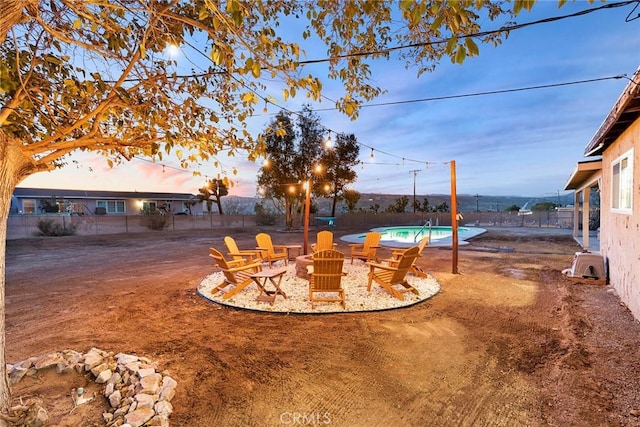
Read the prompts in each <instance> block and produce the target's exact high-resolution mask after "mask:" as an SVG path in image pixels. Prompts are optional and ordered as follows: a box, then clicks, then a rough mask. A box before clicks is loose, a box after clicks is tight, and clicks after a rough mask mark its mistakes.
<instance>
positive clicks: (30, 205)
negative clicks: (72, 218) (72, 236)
mask: <svg viewBox="0 0 640 427" xmlns="http://www.w3.org/2000/svg"><path fill="white" fill-rule="evenodd" d="M196 202H197V199H196V196H194V195H193V194H188V193H148V192H137V191H133V192H127V191H85V190H60V189H47V188H20V187H18V188H16V189H15V191H14V192H13V197H12V198H11V210H10V214H12V215H15V214H24V215H29V214H34V215H40V214H46V213H52V212H60V213H68V214H71V215H139V214H141V213H142V212H150V211H160V212H163V213H168V214H177V213H187V214H193V215H201V214H202V203H199V202H198V203H196Z"/></svg>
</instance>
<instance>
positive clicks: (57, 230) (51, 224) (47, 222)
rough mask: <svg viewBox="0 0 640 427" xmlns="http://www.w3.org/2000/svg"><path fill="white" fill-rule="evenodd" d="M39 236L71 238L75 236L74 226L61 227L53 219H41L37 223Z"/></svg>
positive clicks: (71, 224)
mask: <svg viewBox="0 0 640 427" xmlns="http://www.w3.org/2000/svg"><path fill="white" fill-rule="evenodd" d="M38 230H40V232H39V233H38V235H39V236H72V235H74V234H76V225H75V224H73V223H70V224H69V225H62V224H60V223H59V222H58V221H55V220H53V219H41V220H40V221H38Z"/></svg>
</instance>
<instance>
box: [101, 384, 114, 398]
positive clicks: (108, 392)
mask: <svg viewBox="0 0 640 427" xmlns="http://www.w3.org/2000/svg"><path fill="white" fill-rule="evenodd" d="M114 391H115V386H114V385H113V383H111V382H110V383H107V386H106V387H105V388H104V393H102V394H103V395H104V397H109V396H111V393H113V392H114Z"/></svg>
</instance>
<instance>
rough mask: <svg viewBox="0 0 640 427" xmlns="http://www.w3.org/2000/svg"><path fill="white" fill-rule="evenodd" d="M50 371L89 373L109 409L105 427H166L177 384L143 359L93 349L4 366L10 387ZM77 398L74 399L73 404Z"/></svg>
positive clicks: (152, 363)
mask: <svg viewBox="0 0 640 427" xmlns="http://www.w3.org/2000/svg"><path fill="white" fill-rule="evenodd" d="M53 367H55V370H56V372H57V373H59V374H64V373H68V372H72V371H74V370H75V371H76V372H77V373H78V374H82V373H83V372H91V374H92V375H93V377H94V379H95V382H96V383H97V384H104V385H105V389H104V391H103V393H102V394H103V396H104V397H105V398H106V399H107V401H108V402H109V405H110V406H111V409H110V411H108V412H105V413H103V414H102V416H103V419H104V421H105V424H106V425H107V426H108V427H141V426H160V427H168V426H169V416H170V415H171V413H173V406H172V405H171V400H172V399H173V397H174V396H175V393H176V391H175V389H176V386H177V385H178V383H177V382H176V380H174V379H173V378H171V377H170V376H169V375H166V374H162V373H160V372H158V368H157V365H156V364H155V363H154V362H152V361H151V360H149V359H147V358H146V357H141V356H136V355H132V354H125V353H118V354H116V355H114V354H113V353H110V352H106V351H104V350H100V349H98V348H95V347H94V348H92V349H91V350H89V351H88V352H87V353H85V354H82V353H80V352H77V351H75V350H63V351H58V352H54V353H50V354H47V355H45V356H40V357H37V356H36V357H30V358H28V359H26V360H23V361H22V362H18V363H15V364H7V375H8V376H9V382H10V383H11V384H17V383H18V382H19V381H20V380H22V378H24V377H25V375H30V376H33V375H35V374H36V373H37V372H38V371H40V370H44V369H48V368H53ZM80 398H82V396H80V397H75V396H74V399H75V401H76V402H77V401H78V400H77V399H80ZM45 421H46V420H45Z"/></svg>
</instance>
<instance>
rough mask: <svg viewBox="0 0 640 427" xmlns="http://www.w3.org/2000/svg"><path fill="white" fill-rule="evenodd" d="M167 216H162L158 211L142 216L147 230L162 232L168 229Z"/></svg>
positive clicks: (168, 217)
mask: <svg viewBox="0 0 640 427" xmlns="http://www.w3.org/2000/svg"><path fill="white" fill-rule="evenodd" d="M170 218H171V217H170V216H169V215H164V214H162V213H160V211H153V212H150V213H148V214H145V215H144V216H143V219H142V221H143V223H144V225H146V226H147V228H148V229H149V230H164V229H165V228H167V227H169V219H170Z"/></svg>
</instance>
